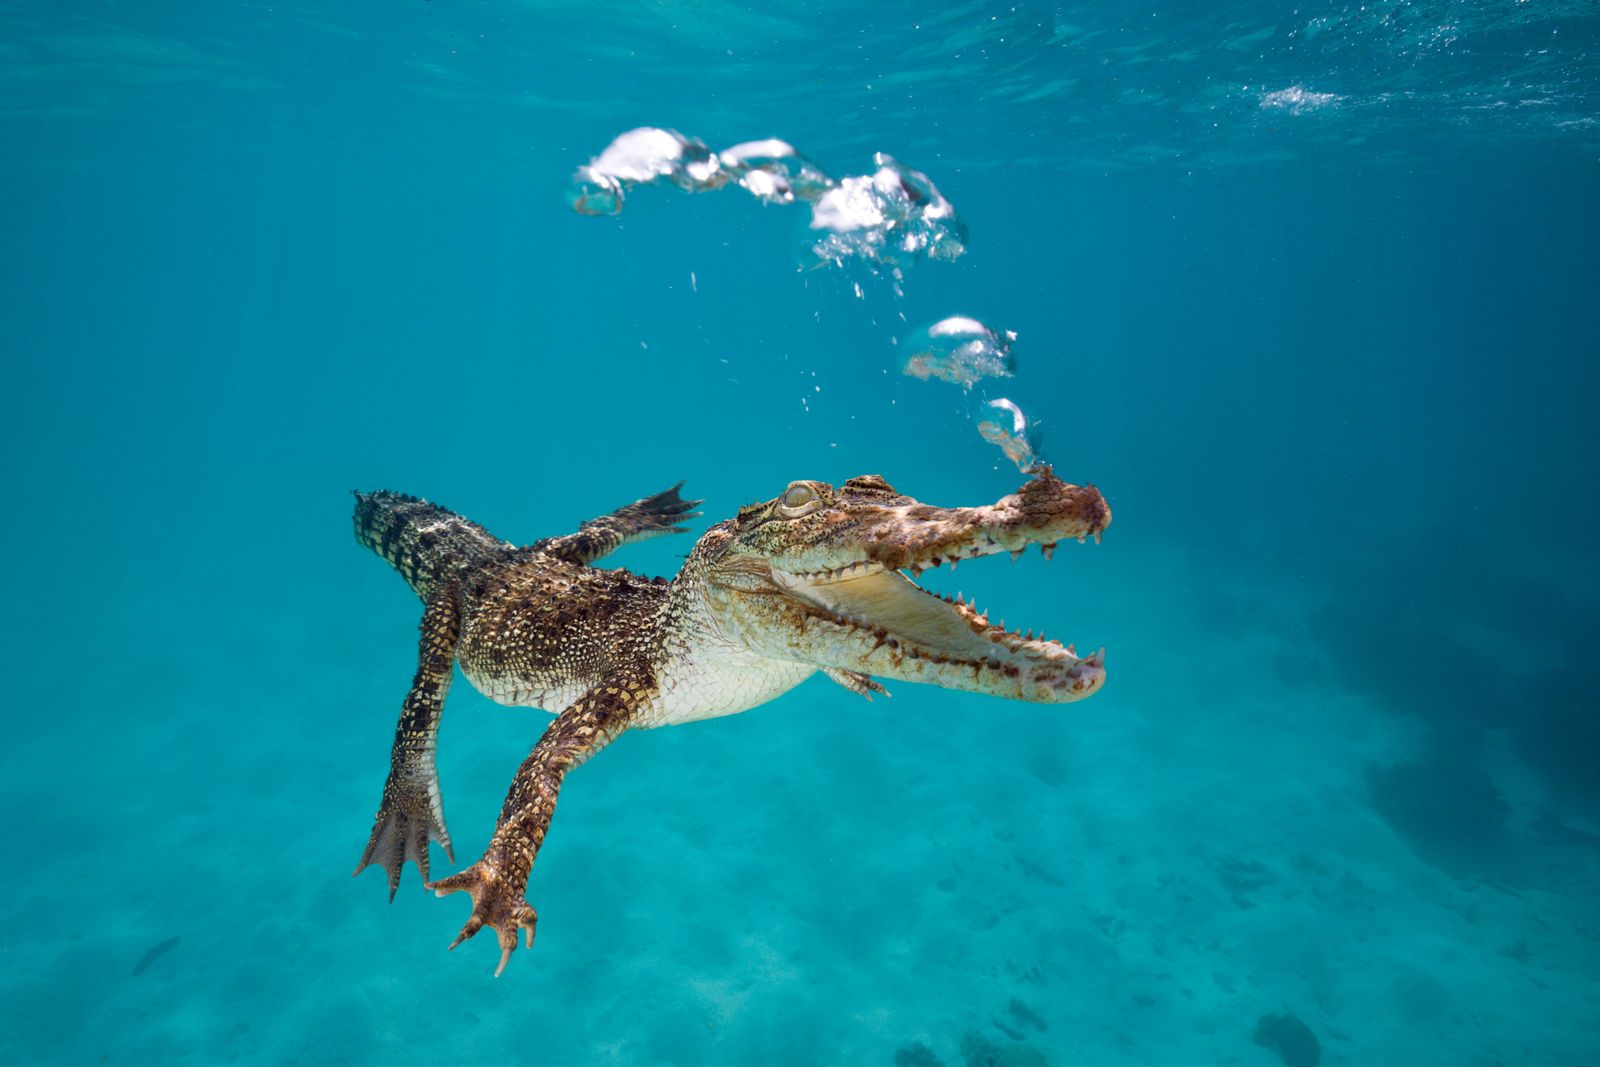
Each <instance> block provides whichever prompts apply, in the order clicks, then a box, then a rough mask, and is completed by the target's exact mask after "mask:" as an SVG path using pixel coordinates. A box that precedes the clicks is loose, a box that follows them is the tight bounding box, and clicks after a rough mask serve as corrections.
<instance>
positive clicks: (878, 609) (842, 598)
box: [772, 562, 1105, 704]
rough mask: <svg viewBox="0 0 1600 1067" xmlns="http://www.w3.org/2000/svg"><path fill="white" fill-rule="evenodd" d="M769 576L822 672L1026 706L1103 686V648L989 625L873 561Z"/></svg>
mask: <svg viewBox="0 0 1600 1067" xmlns="http://www.w3.org/2000/svg"><path fill="white" fill-rule="evenodd" d="M922 569H923V568H922V567H918V568H917V571H918V572H919V573H920V571H921V570H922ZM772 578H773V581H774V583H775V584H776V585H777V586H778V587H779V588H780V589H781V590H782V591H783V593H784V595H785V597H786V598H787V599H792V600H793V601H795V602H796V607H797V608H800V609H801V610H802V611H803V612H804V615H805V618H806V622H805V630H806V636H805V643H806V644H807V645H808V646H809V648H810V654H809V655H808V657H807V658H808V659H809V660H810V661H811V662H814V663H818V664H819V665H822V666H828V667H837V668H843V669H846V670H851V671H859V672H861V673H865V674H875V675H879V676H882V677H886V678H898V679H902V680H905V681H913V682H927V683H930V684H934V685H938V686H942V687H944V688H947V689H963V690H968V691H973V692H983V693H992V694H995V695H999V696H1007V697H1011V698H1013V699H1018V700H1024V701H1028V702H1031V703H1051V704H1056V703H1066V702H1069V701H1073V700H1081V699H1083V698H1084V697H1087V696H1089V695H1091V694H1093V693H1094V692H1095V691H1096V690H1098V689H1099V688H1100V686H1101V685H1102V684H1103V683H1104V682H1105V650H1104V649H1102V650H1100V651H1098V652H1096V653H1094V654H1093V655H1091V656H1087V657H1084V658H1079V657H1078V656H1077V655H1076V653H1075V652H1074V650H1073V649H1072V647H1071V646H1067V645H1062V644H1061V643H1060V642H1058V641H1052V640H1046V639H1045V638H1044V637H1043V635H1040V636H1039V637H1037V638H1036V637H1034V636H1033V633H1032V631H1031V630H1030V631H1029V632H1028V633H1026V634H1024V633H1022V632H1021V631H1020V630H1018V631H1008V630H1006V629H1005V628H1004V627H1003V626H991V625H990V624H989V619H988V616H987V614H985V613H982V612H979V611H978V609H977V608H976V607H975V606H973V605H972V604H970V603H967V602H966V601H964V600H961V599H959V598H958V599H954V600H952V599H950V598H948V597H941V596H938V595H936V594H934V593H931V592H929V591H928V590H926V589H923V588H922V587H921V586H920V585H918V584H917V583H916V582H915V581H913V580H912V579H911V578H909V577H907V576H906V575H905V574H903V573H901V572H899V571H895V570H890V569H888V568H886V567H884V566H883V565H881V564H877V563H871V562H863V563H856V564H852V565H850V566H847V567H842V568H839V569H838V570H835V571H831V572H820V573H811V574H803V575H802V574H791V573H788V572H785V571H781V570H776V569H774V570H773V571H772Z"/></svg>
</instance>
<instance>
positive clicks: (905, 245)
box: [811, 152, 967, 266]
mask: <svg viewBox="0 0 1600 1067" xmlns="http://www.w3.org/2000/svg"><path fill="white" fill-rule="evenodd" d="M872 162H873V165H874V166H876V167H877V168H878V169H877V170H876V171H874V172H873V173H872V174H863V175H857V176H854V177H849V178H843V179H841V180H840V181H839V183H838V184H837V185H836V186H834V187H833V188H832V189H829V190H828V191H827V192H826V193H824V194H823V195H822V196H821V197H820V198H819V199H818V200H817V202H816V203H815V204H813V205H812V208H811V228H812V229H813V230H826V231H828V232H827V234H826V235H825V236H823V237H822V238H820V239H819V240H818V241H817V242H816V243H815V244H813V245H812V249H811V250H812V252H813V253H815V255H816V257H817V258H818V259H819V260H821V261H822V262H824V263H839V262H841V261H842V260H844V259H846V258H853V259H866V260H870V261H872V262H875V263H881V264H883V265H885V266H896V265H898V264H899V263H901V262H902V261H903V260H904V259H923V258H926V259H937V260H944V261H946V262H948V261H950V260H953V259H956V258H957V257H959V256H960V255H961V254H962V253H964V252H965V251H966V241H967V228H966V224H965V223H963V222H962V221H961V217H960V216H959V215H958V214H956V209H955V206H954V205H953V204H951V203H950V201H948V200H946V199H945V198H944V195H943V194H942V193H940V192H939V189H938V187H937V186H935V185H934V184H933V182H932V180H931V179H929V177H928V176H927V175H926V174H924V173H922V172H921V171H919V170H913V169H911V168H910V167H907V166H904V165H903V164H901V163H898V162H896V161H895V159H894V157H892V156H888V155H885V154H884V153H882V152H877V153H875V154H874V155H873V157H872Z"/></svg>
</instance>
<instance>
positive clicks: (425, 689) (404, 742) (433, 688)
mask: <svg viewBox="0 0 1600 1067" xmlns="http://www.w3.org/2000/svg"><path fill="white" fill-rule="evenodd" d="M460 634H461V613H460V609H459V608H458V607H457V604H456V590H455V587H454V586H445V587H441V588H439V589H436V590H435V591H434V593H433V595H432V596H431V597H430V598H429V599H428V606H427V609H426V610H425V611H424V612H423V614H422V640H421V642H420V644H419V645H418V649H417V674H416V677H415V678H414V679H412V682H411V692H409V693H407V694H406V701H405V703H404V704H403V705H402V706H401V708H400V722H399V724H398V725H397V726H396V727H395V731H394V747H393V749H392V750H391V751H390V755H389V778H388V780H387V781H386V782H384V783H383V800H382V802H381V803H380V804H379V805H378V814H377V817H376V819H375V820H374V822H373V826H372V836H371V837H370V838H368V839H367V850H366V851H365V852H363V853H362V854H361V862H360V864H358V865H357V866H356V869H355V873H356V874H360V873H361V872H362V871H364V870H366V868H367V866H368V865H369V864H373V863H377V864H380V865H381V866H382V867H383V868H384V869H385V870H387V871H388V872H389V900H390V901H391V902H392V901H393V900H394V894H395V890H396V889H397V888H399V886H400V871H401V869H402V868H404V866H405V862H406V860H408V859H409V860H414V861H416V864H417V866H418V867H419V868H420V869H421V870H422V884H423V885H424V886H426V885H427V884H428V842H429V840H434V841H437V842H439V844H440V845H441V846H443V848H444V854H445V855H446V856H447V857H449V859H450V861H451V862H452V863H454V862H455V853H454V852H453V851H452V850H451V848H450V832H449V831H448V830H446V829H445V825H444V802H443V800H441V798H440V796H439V772H438V769H437V767H436V765H435V762H434V749H435V746H436V744H437V742H438V738H439V716H440V714H441V713H442V712H443V710H444V698H445V694H446V693H448V692H449V691H450V680H451V678H452V677H453V675H454V672H455V649H456V640H457V638H458V637H459V636H460Z"/></svg>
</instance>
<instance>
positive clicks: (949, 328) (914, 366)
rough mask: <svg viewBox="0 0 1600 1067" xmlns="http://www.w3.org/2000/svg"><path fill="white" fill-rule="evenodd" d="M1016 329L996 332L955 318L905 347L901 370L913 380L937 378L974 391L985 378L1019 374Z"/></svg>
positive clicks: (921, 331) (909, 339) (927, 328)
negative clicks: (1013, 349) (1014, 344)
mask: <svg viewBox="0 0 1600 1067" xmlns="http://www.w3.org/2000/svg"><path fill="white" fill-rule="evenodd" d="M1016 339H1017V335H1016V332H1015V331H1014V330H992V329H990V328H989V327H988V326H985V325H984V324H983V323H981V322H979V321H978V320H977V319H973V318H968V317H967V316H965V315H952V316H950V317H949V318H947V319H940V320H939V321H938V322H936V323H933V324H932V325H931V326H924V327H922V328H921V329H919V330H917V331H916V332H915V333H913V334H912V335H911V336H910V337H907V338H906V339H905V341H904V342H903V343H902V344H901V346H900V347H901V357H900V370H901V372H902V373H904V374H907V375H909V376H911V377H913V378H921V379H923V380H924V381H927V380H928V379H930V378H937V379H939V380H940V381H941V382H951V383H952V384H955V385H959V386H961V387H962V388H963V389H971V388H972V387H973V386H974V385H976V384H977V383H978V382H980V381H982V380H983V379H984V378H1009V377H1011V376H1012V375H1013V374H1014V373H1016V361H1015V359H1014V358H1013V357H1012V355H1011V343H1012V342H1013V341H1015V340H1016Z"/></svg>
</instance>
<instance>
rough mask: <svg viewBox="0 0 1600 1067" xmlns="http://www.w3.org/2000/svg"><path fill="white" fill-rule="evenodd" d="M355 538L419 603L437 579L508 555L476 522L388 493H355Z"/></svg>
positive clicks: (506, 548)
mask: <svg viewBox="0 0 1600 1067" xmlns="http://www.w3.org/2000/svg"><path fill="white" fill-rule="evenodd" d="M355 524H356V540H357V541H360V542H361V543H362V544H363V545H366V546H367V547H368V548H370V549H372V551H374V552H376V553H377V554H378V555H380V556H382V557H383V558H384V559H386V560H388V561H389V562H390V563H391V564H393V565H394V569H395V570H397V571H399V572H400V576H401V577H402V578H404V579H405V580H406V584H408V585H409V586H411V588H412V589H413V590H415V591H416V594H417V595H418V596H419V597H421V598H422V599H423V600H427V599H428V595H429V594H430V593H431V592H432V591H433V589H434V587H435V586H436V585H438V584H439V581H440V579H442V578H447V577H449V576H452V575H460V574H462V573H463V572H465V571H468V570H471V569H472V568H474V567H477V566H480V565H482V564H485V563H489V562H492V561H494V560H496V559H500V558H503V557H504V556H505V555H506V553H507V552H509V551H511V549H512V547H513V546H512V545H510V544H509V543H507V542H505V541H501V540H500V539H499V538H497V537H495V536H494V535H493V534H491V533H490V532H489V531H488V530H485V529H484V528H483V527H482V526H479V525H478V524H477V523H475V522H470V521H468V520H466V519H463V518H462V517H461V516H460V515H457V514H456V513H455V512H453V511H450V510H448V509H446V508H441V507H439V506H438V505H437V504H430V503H428V502H427V501H426V500H420V499H418V498H417V497H414V496H407V495H406V494H404V493H391V492H388V491H386V490H384V491H379V492H376V493H359V492H358V493H356V515H355Z"/></svg>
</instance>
